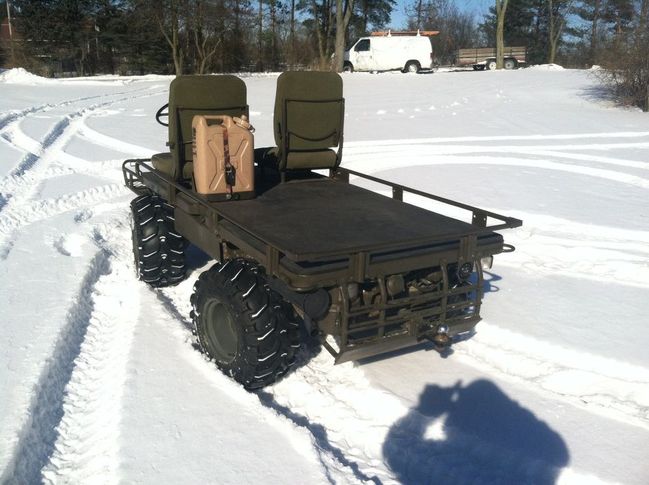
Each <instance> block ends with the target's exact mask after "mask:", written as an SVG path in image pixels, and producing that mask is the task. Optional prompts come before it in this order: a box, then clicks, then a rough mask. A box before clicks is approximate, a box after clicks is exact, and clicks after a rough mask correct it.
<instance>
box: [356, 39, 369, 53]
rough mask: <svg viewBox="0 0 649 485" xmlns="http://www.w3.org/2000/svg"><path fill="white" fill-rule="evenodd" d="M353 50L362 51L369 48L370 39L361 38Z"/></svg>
mask: <svg viewBox="0 0 649 485" xmlns="http://www.w3.org/2000/svg"><path fill="white" fill-rule="evenodd" d="M354 50H355V51H356V52H363V51H369V50H370V39H362V40H360V41H359V42H358V44H356V47H354Z"/></svg>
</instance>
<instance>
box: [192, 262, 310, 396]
mask: <svg viewBox="0 0 649 485" xmlns="http://www.w3.org/2000/svg"><path fill="white" fill-rule="evenodd" d="M191 303H192V312H191V317H192V321H193V323H194V328H195V330H196V334H197V336H198V341H199V344H200V347H201V349H202V351H203V352H204V353H205V354H206V355H207V356H208V357H210V358H211V359H213V360H214V361H215V363H216V366H217V367H218V368H219V369H221V371H223V372H224V373H225V374H227V375H229V376H231V377H232V378H233V379H234V380H236V381H237V382H239V383H241V384H243V386H244V387H245V388H246V389H249V390H251V389H258V388H261V387H264V386H267V385H269V384H272V383H274V382H275V381H277V380H278V379H279V378H281V377H282V376H283V375H284V374H286V372H288V370H289V368H290V367H291V365H292V364H293V363H294V361H295V354H296V352H297V350H298V349H299V347H300V333H299V324H298V323H297V317H296V315H295V312H294V311H293V308H292V307H291V306H290V305H289V304H288V303H286V302H285V301H284V300H283V299H282V298H281V296H280V295H279V294H277V293H275V292H274V291H273V290H271V289H270V288H269V287H268V285H267V284H266V276H265V275H264V274H263V269H262V268H261V267H260V266H257V265H256V264H254V263H252V262H250V261H247V260H245V259H234V260H230V261H226V262H225V263H223V264H221V263H217V264H216V265H214V266H212V268H210V269H209V270H208V271H206V272H204V273H202V274H201V275H200V277H199V278H198V281H197V282H196V284H195V285H194V294H193V295H192V297H191Z"/></svg>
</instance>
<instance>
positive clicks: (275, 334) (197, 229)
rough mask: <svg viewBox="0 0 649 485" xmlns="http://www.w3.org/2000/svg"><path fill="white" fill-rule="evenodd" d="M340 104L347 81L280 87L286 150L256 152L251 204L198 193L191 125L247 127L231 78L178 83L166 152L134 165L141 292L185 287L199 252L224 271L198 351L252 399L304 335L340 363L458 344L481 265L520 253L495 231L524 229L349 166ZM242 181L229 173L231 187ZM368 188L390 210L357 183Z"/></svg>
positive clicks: (131, 179) (203, 288) (128, 172)
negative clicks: (229, 122) (424, 204)
mask: <svg viewBox="0 0 649 485" xmlns="http://www.w3.org/2000/svg"><path fill="white" fill-rule="evenodd" d="M344 105H345V102H344V99H343V88H342V79H341V78H340V76H339V75H338V74H335V73H330V72H286V73H283V74H282V75H280V76H279V78H278V80H277V92H276V99H275V110H274V122H273V131H274V136H275V142H276V144H277V147H274V148H266V149H256V150H255V156H254V159H255V161H254V178H255V180H254V192H255V193H254V194H253V195H254V197H252V198H250V197H247V198H244V197H238V194H237V193H233V192H231V193H229V194H227V197H225V198H221V199H219V198H216V199H215V198H213V197H209V196H206V195H201V194H199V193H198V192H197V189H196V183H195V170H194V168H195V167H194V163H195V162H196V160H194V158H193V156H194V154H195V153H197V152H196V147H194V150H192V141H193V138H194V137H193V135H195V133H194V134H193V133H192V122H193V120H194V121H195V117H198V116H205V117H206V118H209V117H210V116H212V117H214V116H215V115H218V116H231V117H234V118H237V119H239V118H240V119H245V118H244V117H245V116H247V115H248V104H247V99H246V85H245V84H244V82H243V81H242V80H241V79H239V78H237V77H235V76H229V75H226V76H181V77H178V78H176V79H175V80H174V81H173V82H172V83H171V86H170V96H169V103H168V105H165V106H163V107H162V108H161V109H160V110H159V111H158V113H157V115H156V118H157V119H158V121H160V122H161V123H162V124H165V123H164V121H163V120H164V117H165V116H168V127H169V142H168V145H169V148H170V152H169V153H162V154H158V155H154V156H153V157H152V158H151V159H146V160H144V159H137V160H135V159H134V160H127V161H126V162H124V164H123V173H124V179H125V183H126V185H127V186H128V187H129V188H130V189H131V190H133V191H134V192H135V193H136V194H137V195H138V197H137V198H136V199H134V200H133V202H132V203H131V209H132V214H133V226H132V227H133V231H132V236H133V251H134V254H135V263H136V267H137V271H138V274H139V277H140V279H142V280H143V281H145V282H146V283H148V284H149V285H151V286H153V287H163V286H167V285H173V284H176V283H178V282H180V281H181V280H183V279H184V278H185V277H186V275H187V267H186V259H185V258H186V255H185V250H186V248H187V246H188V244H189V243H191V244H193V245H195V246H197V247H198V248H200V249H202V250H203V251H204V252H205V253H207V254H208V255H209V256H211V257H212V258H214V259H215V260H216V264H214V265H213V266H212V267H211V268H210V269H209V270H207V271H205V272H204V273H202V274H201V275H200V276H199V278H198V280H197V281H196V284H195V286H194V293H193V295H192V297H191V304H192V311H191V318H192V321H193V324H194V326H195V332H196V334H197V337H198V341H199V345H200V347H201V349H202V351H203V352H205V353H206V354H207V355H208V356H209V357H210V358H211V359H213V360H214V361H215V362H216V365H217V366H218V367H219V368H220V369H221V370H222V371H224V372H225V373H226V374H229V375H230V376H232V377H233V378H234V379H235V380H237V381H238V382H240V383H241V384H243V386H245V387H246V388H247V389H255V388H260V387H263V386H265V385H268V384H271V383H273V382H275V381H276V380H277V379H278V378H279V377H281V376H282V375H284V374H285V373H286V372H287V371H288V370H289V369H290V367H291V365H292V364H293V362H294V358H295V355H296V352H297V349H298V348H299V347H300V345H301V342H300V339H301V337H300V336H301V335H306V334H307V332H308V333H309V334H311V335H312V336H317V337H318V338H319V339H320V341H321V343H322V345H323V346H324V347H325V348H326V349H327V350H328V351H329V352H330V353H331V355H332V356H333V357H334V358H335V362H336V363H340V362H346V361H350V360H358V359H362V358H365V357H369V356H375V355H378V354H382V353H385V352H388V351H391V350H395V349H400V348H403V347H406V346H411V345H414V344H416V343H418V342H421V341H423V340H430V341H432V342H434V343H435V344H436V345H437V346H439V347H446V346H448V345H450V344H451V341H452V339H453V337H454V336H456V335H458V334H462V333H465V332H468V331H470V330H471V329H472V328H473V327H474V326H475V325H476V324H477V322H478V321H479V320H480V315H479V312H480V305H481V302H482V297H483V266H482V264H481V263H485V261H488V260H491V259H492V257H493V255H495V254H498V253H501V252H504V251H507V250H512V249H513V248H512V247H510V246H508V245H506V244H505V243H504V242H503V238H502V236H501V235H499V234H497V233H496V232H494V231H495V230H499V229H505V228H513V227H517V226H520V225H521V224H522V223H521V221H520V220H517V219H514V218H511V217H505V216H502V215H499V214H495V213H493V212H489V211H486V210H482V209H479V208H476V207H472V206H469V205H466V204H463V203H460V202H455V201H452V200H449V199H446V198H444V197H441V196H437V195H431V194H428V193H425V192H422V191H420V190H416V189H413V188H408V187H405V186H403V185H400V184H396V183H392V182H388V181H384V180H380V179H378V178H376V177H373V176H370V175H365V174H362V173H358V172H356V171H353V170H349V169H345V168H342V167H341V166H340V162H341V160H342V155H343V120H344ZM165 110H166V111H165ZM218 116H216V117H218ZM251 121H253V122H254V120H251ZM217 123H220V121H217ZM203 124H205V123H203ZM232 149H233V148H232V147H230V151H232ZM226 151H227V150H226ZM215 153H216V152H215ZM407 163H408V161H407V160H398V159H397V160H395V166H397V165H399V164H407ZM236 169H237V167H230V168H228V164H227V163H226V166H225V171H226V172H229V173H228V174H226V176H228V177H230V178H229V179H228V180H229V182H228V183H230V184H232V185H235V186H236V180H235V178H234V176H233V174H234V173H235V170H236ZM363 180H369V181H372V182H374V183H378V184H380V185H382V186H384V187H386V188H387V189H388V190H389V191H390V192H391V194H392V197H386V196H384V195H380V194H378V193H375V192H372V191H370V190H367V189H365V188H361V187H359V186H357V185H353V184H352V183H351V182H355V181H363ZM406 194H416V195H418V196H421V197H424V198H427V199H430V200H432V201H434V202H435V203H439V204H441V205H444V206H448V207H451V208H453V209H454V210H455V211H457V210H462V211H464V212H465V213H466V214H467V219H468V220H469V221H470V222H462V221H460V220H457V219H454V218H450V217H447V216H444V215H441V214H439V213H436V212H431V211H429V210H425V209H423V208H420V207H417V206H414V205H410V204H408V203H405V202H404V201H403V198H404V195H406ZM488 222H492V225H488ZM301 329H305V330H306V332H305V331H304V330H301Z"/></svg>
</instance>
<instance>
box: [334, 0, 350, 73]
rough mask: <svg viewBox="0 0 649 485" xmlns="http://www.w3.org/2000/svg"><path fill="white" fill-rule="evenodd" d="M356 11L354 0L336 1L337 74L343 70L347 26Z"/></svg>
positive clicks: (335, 66)
mask: <svg viewBox="0 0 649 485" xmlns="http://www.w3.org/2000/svg"><path fill="white" fill-rule="evenodd" d="M353 11H354V0H336V51H335V53H336V55H335V57H334V60H335V65H334V68H335V70H336V71H337V72H342V70H343V56H344V54H345V38H346V37H347V35H346V34H347V26H348V25H349V21H350V20H351V18H352V12H353Z"/></svg>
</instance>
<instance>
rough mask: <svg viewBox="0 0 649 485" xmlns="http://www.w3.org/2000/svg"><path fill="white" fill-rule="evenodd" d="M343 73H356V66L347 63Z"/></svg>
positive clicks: (344, 65)
mask: <svg viewBox="0 0 649 485" xmlns="http://www.w3.org/2000/svg"><path fill="white" fill-rule="evenodd" d="M343 72H354V66H353V65H352V63H351V62H345V64H343Z"/></svg>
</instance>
